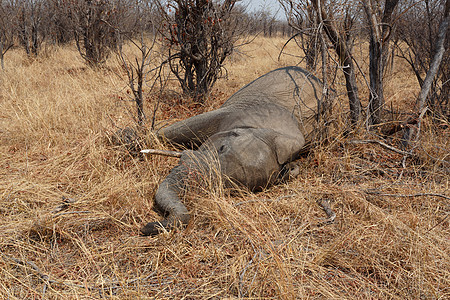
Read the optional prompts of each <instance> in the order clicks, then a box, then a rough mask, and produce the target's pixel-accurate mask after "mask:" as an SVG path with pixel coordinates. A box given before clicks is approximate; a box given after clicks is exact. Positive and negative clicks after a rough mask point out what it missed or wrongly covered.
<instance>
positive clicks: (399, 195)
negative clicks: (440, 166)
mask: <svg viewBox="0 0 450 300" xmlns="http://www.w3.org/2000/svg"><path fill="white" fill-rule="evenodd" d="M364 193H366V194H371V195H378V196H388V197H421V196H424V197H430V196H432V197H441V198H444V199H447V200H450V197H449V196H446V195H442V194H436V193H418V194H382V193H380V192H375V191H374V192H372V191H367V190H365V191H364Z"/></svg>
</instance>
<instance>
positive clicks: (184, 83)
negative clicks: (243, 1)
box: [157, 0, 243, 100]
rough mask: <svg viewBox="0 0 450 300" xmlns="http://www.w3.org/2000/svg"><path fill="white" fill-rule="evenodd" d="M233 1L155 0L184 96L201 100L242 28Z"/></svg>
mask: <svg viewBox="0 0 450 300" xmlns="http://www.w3.org/2000/svg"><path fill="white" fill-rule="evenodd" d="M235 3H236V1H234V0H225V1H208V0H200V1H191V0H170V1H157V5H158V9H159V13H160V14H161V16H162V21H161V22H163V26H164V27H163V29H162V30H161V34H162V36H163V41H164V42H165V45H166V47H167V51H168V54H167V63H168V65H169V67H170V70H171V72H172V73H173V74H174V75H175V76H176V78H177V80H178V81H179V83H180V85H181V88H182V89H183V92H184V93H185V94H186V95H189V96H191V97H194V98H196V99H199V100H201V99H202V98H203V97H204V96H206V95H207V94H208V92H209V91H210V89H211V87H212V86H213V85H214V84H215V82H216V81H217V79H218V78H220V77H222V76H223V64H224V62H225V60H226V59H227V57H229V56H230V55H231V53H232V52H233V50H234V48H235V44H236V42H237V40H238V39H239V37H240V33H241V32H242V30H243V28H240V27H239V26H240V25H239V20H238V18H237V16H236V15H235V14H234V12H235V9H234V7H235Z"/></svg>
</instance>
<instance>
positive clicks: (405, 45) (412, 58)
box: [395, 0, 450, 119]
mask: <svg viewBox="0 0 450 300" xmlns="http://www.w3.org/2000/svg"><path fill="white" fill-rule="evenodd" d="M446 2H447V4H446V5H447V6H448V2H449V1H446ZM413 4H414V5H413ZM408 5H409V6H410V9H408V10H407V11H406V12H405V13H404V14H402V15H401V16H400V20H399V23H398V30H397V32H396V35H395V39H396V46H397V51H398V55H399V56H400V57H401V58H403V59H404V60H406V61H407V62H408V64H409V65H410V67H411V69H412V70H413V72H414V74H415V76H416V78H417V81H418V83H419V85H420V87H421V88H422V86H423V84H424V80H425V75H426V73H427V71H428V69H429V68H430V66H431V63H432V59H433V56H434V54H435V51H436V50H437V49H435V45H436V41H437V39H438V29H439V23H440V22H441V21H442V20H443V19H444V17H445V16H444V12H447V14H448V9H447V10H446V9H445V7H444V5H445V3H444V1H437V0H431V1H430V0H429V1H421V2H418V3H412V2H411V3H409V2H408ZM419 24H420V25H419ZM446 35H447V37H446V41H445V44H444V48H445V49H446V50H445V52H444V54H443V58H442V62H441V65H440V67H439V70H438V72H437V74H436V76H435V78H434V80H433V82H432V84H431V89H430V92H429V94H428V98H427V105H428V106H429V107H430V108H431V110H433V111H434V112H435V113H436V114H437V115H438V116H442V117H446V118H447V119H450V102H449V98H450V67H449V66H450V50H449V49H450V32H449V31H447V33H446Z"/></svg>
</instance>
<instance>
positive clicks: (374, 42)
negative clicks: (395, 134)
mask: <svg viewBox="0 0 450 300" xmlns="http://www.w3.org/2000/svg"><path fill="white" fill-rule="evenodd" d="M398 1H399V0H386V3H385V7H384V12H383V16H382V21H381V22H378V20H377V15H376V13H375V12H374V9H373V4H372V0H365V1H363V5H364V10H365V12H366V15H367V20H368V23H369V28H370V44H369V57H370V62H369V77H370V98H369V124H370V125H376V124H379V123H381V112H382V109H383V106H384V94H383V72H384V66H385V62H386V54H387V50H388V42H389V37H390V30H391V29H390V27H388V26H389V23H390V21H391V16H392V12H393V11H394V9H395V7H396V6H397V4H398Z"/></svg>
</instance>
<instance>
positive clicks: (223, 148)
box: [218, 145, 225, 153]
mask: <svg viewBox="0 0 450 300" xmlns="http://www.w3.org/2000/svg"><path fill="white" fill-rule="evenodd" d="M224 150H225V145H222V146H220V148H219V150H218V151H219V153H222V152H223V151H224Z"/></svg>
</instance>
